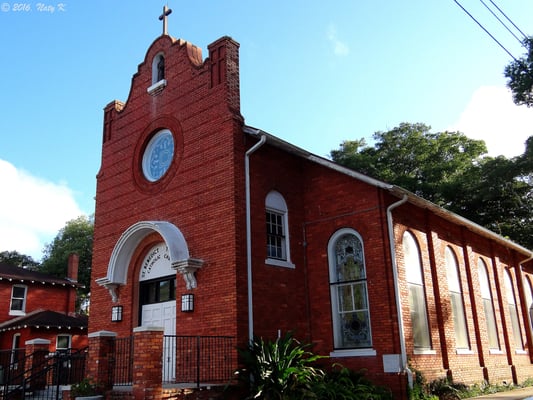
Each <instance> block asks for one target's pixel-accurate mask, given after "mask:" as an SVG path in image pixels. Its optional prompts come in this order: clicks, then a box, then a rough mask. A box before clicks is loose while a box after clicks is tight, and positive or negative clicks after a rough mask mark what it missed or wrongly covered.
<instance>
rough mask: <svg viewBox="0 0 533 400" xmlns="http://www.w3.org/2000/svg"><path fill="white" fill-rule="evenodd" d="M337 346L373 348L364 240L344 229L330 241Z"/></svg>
mask: <svg viewBox="0 0 533 400" xmlns="http://www.w3.org/2000/svg"><path fill="white" fill-rule="evenodd" d="M328 261H329V279H330V290H331V306H332V320H333V336H334V347H335V350H345V349H370V348H371V347H372V332H371V326H370V307H369V304H368V288H367V275H366V266H365V255H364V249H363V240H362V238H361V236H360V235H359V233H357V232H356V231H355V230H353V229H348V228H345V229H341V230H339V231H337V232H336V233H335V234H334V235H333V236H332V237H331V239H330V241H329V244H328Z"/></svg>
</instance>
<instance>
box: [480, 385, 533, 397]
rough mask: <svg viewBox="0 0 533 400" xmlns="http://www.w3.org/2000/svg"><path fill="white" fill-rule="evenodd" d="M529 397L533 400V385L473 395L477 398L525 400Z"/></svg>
mask: <svg viewBox="0 0 533 400" xmlns="http://www.w3.org/2000/svg"><path fill="white" fill-rule="evenodd" d="M527 398H531V400H533V387H527V388H522V389H515V390H509V391H507V392H499V393H494V394H488V395H484V396H479V397H473V399H475V400H523V399H527Z"/></svg>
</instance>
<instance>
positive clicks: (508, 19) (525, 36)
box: [489, 0, 527, 39]
mask: <svg viewBox="0 0 533 400" xmlns="http://www.w3.org/2000/svg"><path fill="white" fill-rule="evenodd" d="M489 1H490V2H491V3H492V5H493V6H494V7H496V9H497V10H498V11H499V12H500V13H501V14H502V15H503V16H504V17H505V18H506V19H507V21H509V22H510V23H511V24H512V25H513V26H514V27H515V28H516V30H517V31H518V32H520V33H521V34H522V36H523V37H524V39H527V35H526V34H525V33H524V32H522V31H521V30H520V28H519V27H518V26H516V25H515V23H514V22H513V21H511V19H510V18H509V17H508V16H507V15H506V14H505V13H504V12H503V11H502V10H501V8H500V7H498V6H497V5H496V4H495V3H494V1H492V0H489Z"/></svg>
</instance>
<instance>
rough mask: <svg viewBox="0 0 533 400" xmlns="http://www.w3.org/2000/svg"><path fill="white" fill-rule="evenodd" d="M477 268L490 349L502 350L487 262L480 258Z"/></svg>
mask: <svg viewBox="0 0 533 400" xmlns="http://www.w3.org/2000/svg"><path fill="white" fill-rule="evenodd" d="M477 266H478V275H479V288H480V290H481V298H482V299H483V312H484V313H485V321H486V324H487V336H488V339H489V348H490V349H491V350H500V340H499V339H498V329H497V328H496V317H495V315H494V304H492V293H491V289H490V284H489V282H490V281H489V273H488V270H487V264H485V261H483V259H482V258H479V260H478V263H477Z"/></svg>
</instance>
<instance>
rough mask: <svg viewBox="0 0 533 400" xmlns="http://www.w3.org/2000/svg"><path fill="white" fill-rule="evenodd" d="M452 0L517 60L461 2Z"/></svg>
mask: <svg viewBox="0 0 533 400" xmlns="http://www.w3.org/2000/svg"><path fill="white" fill-rule="evenodd" d="M453 1H454V2H455V4H457V5H458V6H459V7H460V8H461V9H462V10H463V11H464V12H465V13H466V15H468V16H469V17H470V18H472V20H473V21H474V22H475V23H476V24H478V25H479V27H480V28H481V29H483V30H484V31H485V33H486V34H487V35H489V36H490V37H491V38H492V40H494V41H495V42H496V43H497V44H498V46H500V47H501V48H502V49H503V50H504V51H505V52H506V53H507V54H509V56H510V57H511V58H512V59H513V60H515V61H518V60H517V59H516V57H515V56H513V55H512V54H511V52H510V51H509V50H507V49H506V48H505V46H504V45H503V44H501V43H500V42H499V41H498V39H496V38H495V37H494V36H493V35H492V34H491V33H490V32H489V31H488V30H487V29H486V28H485V27H484V26H483V25H481V23H480V22H479V21H478V20H477V19H475V18H474V16H473V15H472V14H470V13H469V12H468V11H467V10H466V9H465V8H464V7H463V6H462V5H461V3H459V1H458V0H453Z"/></svg>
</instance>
